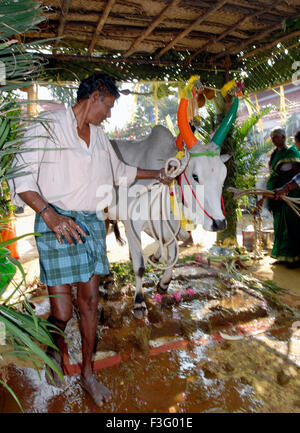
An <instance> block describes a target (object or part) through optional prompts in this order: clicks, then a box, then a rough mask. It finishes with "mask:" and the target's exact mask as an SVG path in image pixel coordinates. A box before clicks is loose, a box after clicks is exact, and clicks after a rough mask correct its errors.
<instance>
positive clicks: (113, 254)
mask: <svg viewBox="0 0 300 433" xmlns="http://www.w3.org/2000/svg"><path fill="white" fill-rule="evenodd" d="M251 223H252V220H251V219H249V218H248V217H246V218H244V219H243V220H242V221H241V223H240V224H239V230H240V233H239V236H238V241H239V243H240V245H241V244H242V234H241V230H243V229H244V228H245V226H249V224H251ZM31 231H33V213H32V212H31V211H30V210H29V208H25V213H24V214H21V215H19V216H18V217H17V233H18V235H20V234H23V233H28V232H31ZM193 237H194V243H195V245H194V246H192V247H189V248H184V249H182V250H181V252H180V257H184V256H193V255H194V257H197V259H196V260H193V261H188V262H187V263H185V264H182V265H181V266H178V267H176V268H175V270H174V273H173V274H174V275H173V279H172V282H171V284H170V288H169V291H168V295H165V296H158V294H157V293H156V288H155V286H156V283H157V281H158V277H157V275H156V273H155V272H153V274H152V275H150V277H148V279H147V281H146V282H145V290H146V293H147V307H148V317H147V318H146V319H145V320H137V319H134V318H133V316H132V303H133V291H132V290H133V286H132V285H130V284H129V285H127V286H126V287H125V288H124V290H123V291H122V293H121V294H120V296H117V297H114V296H113V295H112V296H111V297H110V296H105V297H104V298H103V299H102V302H101V303H102V310H101V326H99V333H98V334H99V340H98V345H97V349H96V353H95V357H94V368H95V370H96V371H97V374H98V380H101V381H102V382H103V383H104V384H105V385H106V386H108V387H109V388H110V389H111V390H112V393H113V398H112V401H111V402H109V403H107V404H105V405H104V406H103V407H102V408H96V407H95V406H94V404H93V402H92V401H91V400H90V398H89V397H88V396H87V395H86V394H85V392H84V391H83V390H82V388H81V386H80V384H79V376H78V373H79V371H80V369H79V368H80V362H81V354H80V334H79V329H78V322H77V320H76V317H75V316H74V318H73V319H72V320H71V321H70V323H69V324H68V327H67V329H66V334H67V336H68V337H71V338H70V341H71V342H70V344H69V347H68V351H67V352H66V355H65V358H64V361H65V366H64V368H65V370H64V371H65V373H67V374H66V375H65V384H64V386H63V388H55V387H53V386H52V385H48V384H47V383H46V380H45V376H44V372H41V379H40V378H39V376H38V374H37V372H36V371H35V370H33V369H32V368H29V367H28V365H23V366H22V365H21V364H20V363H18V365H16V364H11V365H10V366H9V367H8V368H6V374H7V384H8V385H9V386H11V387H12V388H13V389H14V391H15V393H16V394H17V395H18V397H19V398H20V402H21V404H22V406H23V410H24V411H25V412H50V413H52V412H55V413H58V412H65V413H69V412H98V413H143V412H148V413H149V412H150V413H194V412H205V413H216V412H217V413H219V412H227V413H228V412H229V413H235V412H247V413H249V412H252V413H253V412H262V413H269V412H271V413H274V412H281V413H282V412H288V413H300V391H299V390H300V335H299V329H300V269H293V270H292V269H287V268H286V267H285V266H282V265H274V260H273V259H271V258H270V257H269V252H268V251H265V252H264V255H262V256H261V258H260V259H259V260H251V261H249V262H245V263H243V267H245V269H244V270H243V275H244V277H245V278H246V279H242V280H238V279H236V278H233V277H232V275H229V274H228V273H227V270H226V269H225V268H224V267H223V268H220V267H218V264H214V263H213V264H210V265H211V266H209V265H208V264H207V263H205V260H204V261H203V260H202V259H203V258H204V259H205V257H206V255H205V251H207V250H208V249H209V248H210V247H211V246H212V245H213V244H214V242H215V239H216V235H215V234H214V233H208V232H204V231H203V230H202V229H201V228H199V227H198V228H197V230H196V231H195V232H194V233H193ZM142 241H143V245H144V247H145V251H146V252H147V253H152V252H154V251H155V249H156V245H155V244H153V242H152V241H151V239H150V238H149V237H147V236H146V235H145V237H144V238H143V239H142ZM107 249H108V257H109V260H110V262H116V261H127V260H128V259H129V256H128V248H127V246H125V247H120V246H119V245H118V244H117V243H116V241H115V239H114V235H113V234H109V235H108V239H107ZM19 252H20V254H21V261H22V263H23V266H24V268H25V270H26V272H27V275H28V278H27V279H28V281H31V280H34V279H35V278H36V277H37V276H38V272H39V266H38V260H37V252H36V249H35V244H34V240H33V237H28V238H25V239H23V240H22V241H20V242H19ZM197 260H198V262H197ZM201 260H202V264H201V263H200V261H201ZM257 279H261V280H271V281H272V282H274V283H276V284H277V285H278V286H280V287H281V288H283V289H286V290H285V291H283V292H280V293H279V294H277V295H276V296H273V295H272V294H270V291H269V290H266V289H265V288H264V287H263V286H261V287H260V286H259V284H260V283H259V282H258V280H257ZM257 284H258V285H257ZM35 306H36V313H37V314H38V315H40V316H42V317H47V315H48V314H49V301H48V299H46V298H40V299H37V300H36V303H35ZM0 361H1V360H0ZM0 367H1V362H0ZM0 412H3V413H5V412H19V408H18V406H17V405H16V403H15V402H14V400H13V398H12V397H11V396H10V395H9V394H8V392H6V391H4V390H3V388H0Z"/></svg>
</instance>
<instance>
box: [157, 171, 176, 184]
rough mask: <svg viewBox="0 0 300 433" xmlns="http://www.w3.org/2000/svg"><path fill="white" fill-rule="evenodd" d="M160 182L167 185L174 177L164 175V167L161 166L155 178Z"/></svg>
mask: <svg viewBox="0 0 300 433" xmlns="http://www.w3.org/2000/svg"><path fill="white" fill-rule="evenodd" d="M157 179H158V180H159V181H160V182H161V183H163V184H164V185H169V184H170V183H171V182H172V180H174V178H173V177H168V176H167V175H166V171H165V169H164V168H161V169H160V171H159V175H158V178H157Z"/></svg>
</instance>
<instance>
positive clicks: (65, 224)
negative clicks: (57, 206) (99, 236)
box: [41, 208, 86, 245]
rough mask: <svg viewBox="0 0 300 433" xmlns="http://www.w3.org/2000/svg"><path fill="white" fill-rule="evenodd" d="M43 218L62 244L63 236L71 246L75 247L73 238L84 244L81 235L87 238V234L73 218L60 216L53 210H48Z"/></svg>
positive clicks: (43, 214)
mask: <svg viewBox="0 0 300 433" xmlns="http://www.w3.org/2000/svg"><path fill="white" fill-rule="evenodd" d="M41 216H42V217H43V218H44V221H45V223H46V225H47V227H49V229H50V230H52V231H53V232H54V234H55V236H56V239H57V240H58V242H59V243H60V244H63V243H64V241H63V239H62V236H64V237H65V239H66V240H67V242H68V244H69V245H74V242H73V239H72V238H74V239H75V240H76V242H78V243H80V244H82V240H81V237H80V235H81V236H82V237H85V236H86V234H85V232H84V230H83V229H82V228H81V227H80V226H79V225H78V224H76V222H75V221H74V220H73V219H72V218H69V217H66V216H64V215H60V214H59V213H57V212H55V210H54V209H53V208H49V209H47V210H46V211H45V212H43V213H42V215H41Z"/></svg>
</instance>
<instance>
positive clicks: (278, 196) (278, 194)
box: [273, 185, 289, 200]
mask: <svg viewBox="0 0 300 433" xmlns="http://www.w3.org/2000/svg"><path fill="white" fill-rule="evenodd" d="M273 192H274V200H281V198H282V196H283V195H285V194H287V193H288V192H289V188H288V187H287V186H286V185H285V186H283V187H281V188H278V189H274V191H273Z"/></svg>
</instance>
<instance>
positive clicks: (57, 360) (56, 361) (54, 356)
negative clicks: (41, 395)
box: [45, 351, 63, 388]
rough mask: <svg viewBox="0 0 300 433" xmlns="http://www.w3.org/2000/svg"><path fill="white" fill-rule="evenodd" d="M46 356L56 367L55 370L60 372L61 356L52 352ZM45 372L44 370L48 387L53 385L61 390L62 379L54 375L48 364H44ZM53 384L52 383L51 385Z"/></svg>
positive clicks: (54, 372)
mask: <svg viewBox="0 0 300 433" xmlns="http://www.w3.org/2000/svg"><path fill="white" fill-rule="evenodd" d="M46 355H47V356H48V357H49V358H50V359H51V361H52V362H53V363H54V364H55V365H56V366H57V368H58V369H59V370H60V371H62V366H61V356H60V354H59V353H58V352H56V351H53V352H47V353H46ZM45 370H46V380H47V383H48V385H53V386H54V384H55V385H56V386H57V387H58V388H61V387H62V386H63V380H62V378H61V377H60V376H59V375H58V374H57V373H56V371H54V370H52V368H51V367H49V365H48V364H46V366H45ZM49 375H51V377H52V380H51V378H50V377H49ZM53 382H54V383H53Z"/></svg>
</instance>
